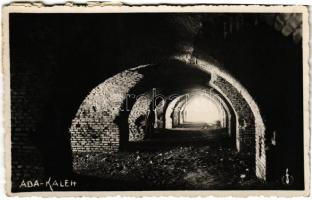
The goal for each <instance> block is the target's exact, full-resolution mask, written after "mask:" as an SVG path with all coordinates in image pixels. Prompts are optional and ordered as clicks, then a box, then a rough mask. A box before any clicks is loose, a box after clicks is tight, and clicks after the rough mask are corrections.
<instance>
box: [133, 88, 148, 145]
mask: <svg viewBox="0 0 312 200" xmlns="http://www.w3.org/2000/svg"><path fill="white" fill-rule="evenodd" d="M151 103H152V94H151V92H150V93H145V94H143V95H142V96H140V97H139V98H138V99H137V100H136V102H135V104H134V105H133V107H132V109H131V112H130V115H129V120H128V123H129V141H140V140H143V139H144V135H145V134H144V131H145V130H144V127H145V126H146V118H147V112H148V110H149V106H150V104H151Z"/></svg>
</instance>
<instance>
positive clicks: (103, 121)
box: [70, 57, 266, 179]
mask: <svg viewBox="0 0 312 200" xmlns="http://www.w3.org/2000/svg"><path fill="white" fill-rule="evenodd" d="M191 60H196V61H195V63H197V64H192V63H191V62H189V60H184V59H181V57H174V58H173V59H172V60H169V61H168V62H166V63H163V64H158V65H142V66H139V67H136V68H132V69H130V70H126V71H124V72H121V73H119V74H117V75H115V76H113V77H111V78H109V79H107V80H106V81H104V82H103V83H102V84H100V85H99V86H97V87H96V88H94V89H93V90H92V91H91V92H90V94H89V95H88V96H87V97H86V99H85V100H84V101H83V103H82V104H81V106H80V108H79V110H78V112H77V114H76V117H75V119H73V122H72V126H71V129H70V132H71V144H72V151H73V153H74V154H75V153H76V152H77V153H81V152H83V153H86V152H89V153H112V152H117V151H118V150H120V149H121V148H126V145H127V143H128V142H129V138H130V140H138V139H141V140H142V139H143V140H144V138H145V137H146V136H144V134H146V131H144V130H143V131H142V130H139V129H138V128H137V127H135V128H133V123H132V122H133V120H135V119H137V118H139V117H140V116H141V118H142V117H143V118H146V117H147V116H148V115H149V114H147V113H148V112H156V114H155V118H156V120H157V119H158V118H159V114H157V113H160V115H165V113H166V112H165V111H164V110H163V111H161V112H160V111H159V110H157V109H156V108H155V109H152V110H150V107H151V104H153V103H154V99H155V98H157V96H156V97H153V95H152V96H151V94H150V93H151V92H150V91H151V90H152V93H153V92H154V90H155V89H154V88H157V90H158V91H159V92H160V93H162V94H165V95H166V96H169V99H170V98H171V97H170V95H176V94H177V93H179V92H180V93H181V91H190V92H192V90H196V89H198V88H200V87H202V88H207V90H209V89H214V90H216V91H218V92H219V94H220V95H222V98H223V99H225V100H226V101H227V104H228V105H230V106H231V109H232V110H233V112H234V113H235V120H236V123H235V124H236V127H235V135H236V138H235V140H236V149H237V151H245V152H251V157H253V158H252V159H253V160H254V161H255V166H256V172H255V173H256V175H257V176H258V177H259V178H261V179H265V178H266V174H265V172H266V168H265V167H266V163H265V151H264V149H265V147H264V141H263V140H264V138H265V135H264V134H265V127H264V124H263V120H262V117H261V115H260V111H259V109H258V106H257V105H256V103H255V102H254V100H253V99H252V97H251V96H250V95H249V94H248V92H247V91H246V89H244V87H243V86H241V85H240V84H239V83H238V82H237V81H236V80H234V79H233V78H232V77H231V76H230V75H228V74H227V73H225V72H223V71H222V70H221V69H220V68H218V67H217V66H215V65H214V64H212V63H210V62H209V61H202V60H199V59H197V58H191ZM155 74H157V76H155ZM174 76H175V78H173V77H174ZM159 77H161V78H159ZM188 77H189V78H188ZM210 93H211V92H210ZM142 94H147V95H145V96H142ZM207 94H209V93H208V92H207ZM157 95H160V94H157ZM214 95H216V93H214ZM137 96H139V98H138V99H137V100H136V97H137ZM159 97H160V96H159ZM219 98H220V97H219ZM165 99H166V98H163V100H165ZM138 102H139V103H138ZM165 102H166V101H163V103H165ZM222 102H223V105H226V104H225V102H224V101H222ZM178 103H179V101H178ZM138 106H139V108H138ZM154 106H155V107H160V108H161V109H163V108H164V106H158V105H154ZM179 106H180V107H179V108H178V110H180V109H181V108H182V106H183V103H181V104H180V105H179ZM133 107H134V108H133ZM227 110H229V108H228V107H227ZM131 111H132V112H131ZM224 112H225V111H224ZM134 113H136V114H134ZM177 113H179V112H174V110H173V115H176V114H177ZM227 115H228V114H227ZM129 116H130V117H129ZM233 117H234V116H233ZM129 118H130V119H129ZM128 119H129V120H128ZM174 119H178V117H174ZM161 121H163V118H162V119H161ZM129 122H130V123H131V124H130V125H129ZM173 123H175V124H178V123H179V122H173ZM157 125H158V124H157V123H156V124H155V125H153V126H154V128H156V127H157ZM146 126H148V125H146ZM129 127H130V129H129ZM134 130H137V132H136V133H133V131H134ZM140 134H141V135H140ZM134 138H135V139H134ZM74 168H75V166H74Z"/></svg>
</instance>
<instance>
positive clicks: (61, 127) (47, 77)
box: [10, 13, 304, 191]
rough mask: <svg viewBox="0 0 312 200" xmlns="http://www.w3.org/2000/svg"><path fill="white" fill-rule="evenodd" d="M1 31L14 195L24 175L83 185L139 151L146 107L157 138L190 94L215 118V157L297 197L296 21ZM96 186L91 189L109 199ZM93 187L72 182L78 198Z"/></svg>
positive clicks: (21, 20) (188, 19) (25, 18)
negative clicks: (213, 106)
mask: <svg viewBox="0 0 312 200" xmlns="http://www.w3.org/2000/svg"><path fill="white" fill-rule="evenodd" d="M38 16H40V17H38ZM10 22H11V25H10V38H11V40H12V42H11V44H10V50H11V52H10V57H11V58H12V61H11V69H10V70H11V83H10V84H11V102H12V107H11V110H12V171H13V172H12V173H14V174H19V175H20V176H15V177H13V179H12V183H13V190H15V191H20V189H19V188H18V184H19V183H20V181H21V180H22V179H24V178H32V177H34V176H35V177H37V176H42V177H51V176H52V177H59V178H64V177H65V178H68V176H70V177H74V178H77V179H79V178H80V177H83V175H88V174H89V175H90V176H91V174H90V173H91V171H97V170H98V168H101V167H103V166H106V165H107V163H109V159H110V158H111V156H114V155H117V154H118V155H119V154H120V155H123V154H124V152H126V151H127V149H130V147H131V145H129V144H137V143H140V142H142V141H143V142H146V141H147V140H148V137H147V136H146V133H147V132H146V130H147V128H146V126H147V125H148V124H146V121H148V120H149V117H148V114H147V113H151V111H152V110H153V109H151V107H153V106H151V105H156V106H155V107H156V112H155V123H154V125H155V127H156V128H155V130H156V133H157V134H161V133H162V132H164V130H165V131H166V130H167V129H168V130H169V131H170V129H174V127H172V121H171V122H170V120H172V119H174V120H177V119H178V118H176V117H175V118H172V119H171V117H170V116H171V114H172V113H174V110H176V111H177V112H176V113H178V115H181V116H183V111H184V110H185V106H186V104H184V103H183V102H182V103H178V102H181V101H182V100H183V96H184V95H185V94H193V93H194V92H199V93H201V94H204V93H205V94H206V96H207V97H209V98H210V99H212V101H215V102H220V105H221V107H222V108H223V109H222V110H224V116H225V122H224V125H225V127H224V128H225V129H226V130H225V132H223V133H226V134H225V136H226V137H228V139H229V141H231V144H233V145H232V146H231V148H230V150H229V151H227V152H225V151H224V152H223V153H224V155H231V156H233V155H232V153H237V155H241V154H242V155H243V154H245V153H246V152H247V153H246V155H247V156H246V157H244V158H242V160H243V159H248V160H251V161H252V162H251V163H252V165H253V167H254V168H253V170H252V173H253V174H256V175H257V177H258V179H261V180H264V179H265V180H266V181H267V182H268V183H271V182H273V183H275V182H278V184H277V186H276V187H277V188H279V189H302V188H303V183H304V182H303V177H304V170H303V161H304V160H303V156H302V155H303V134H302V133H303V116H302V110H303V104H302V102H303V95H302V40H301V33H302V26H301V25H300V23H301V15H300V14H296V13H272V14H267V13H259V14H256V13H254V14H251V13H245V14H243V13H193V14H192V13H184V14H178V13H162V14H154V13H153V14H152V13H150V14H147V13H144V14H143V13H141V14H140V13H137V14H130V13H127V14H122V15H119V14H112V13H111V14H108V13H106V14H88V15H85V14H62V15H54V14H36V15H33V14H14V15H12V16H10ZM30 22H31V23H30ZM20 33H23V35H21V34H20ZM86 36H88V37H86ZM77 41H79V42H77ZM29 46H32V47H33V48H32V50H29V48H28V47H29ZM43 66H44V67H43ZM195 77H196V78H195ZM154 97H160V98H159V99H157V100H155V98H154ZM178 106H181V109H177V107H178ZM26 115H27V117H25V116H26ZM178 121H179V120H178ZM170 124H171V126H170ZM221 125H222V123H221ZM222 128H223V127H222ZM205 131H206V130H205ZM205 131H204V134H206V132H205ZM208 132H209V130H207V133H208ZM181 135H182V134H181ZM157 137H158V136H157ZM152 139H153V137H152ZM168 141H169V139H168ZM162 142H167V141H166V140H165V141H162ZM216 143H217V142H216ZM148 144H149V143H147V146H148ZM191 145H193V146H196V144H191ZM208 146H209V145H206V147H207V149H205V151H206V150H207V152H210V149H208ZM221 146H222V143H221ZM289 147H292V148H289ZM131 148H132V147H131ZM187 151H189V152H192V151H194V150H193V149H191V150H187ZM181 152H182V153H181ZM196 152H197V151H196ZM198 152H200V150H199V151H198ZM180 153H181V154H184V153H185V152H184V151H182V150H181V151H180ZM79 154H84V155H85V157H88V158H89V159H86V160H81V159H82V157H83V156H79ZM102 154H105V155H107V157H108V158H107V159H106V158H103V159H102V158H101V159H98V157H96V155H102ZM77 155H78V156H77ZM157 155H158V154H157ZM218 155H219V154H218ZM235 155H236V154H235ZM140 156H141V154H140ZM141 157H142V156H141ZM162 157H166V156H165V155H164V153H163V156H162ZM30 158H31V159H30ZM191 158H192V157H190V158H189V160H191ZM222 159H223V158H222ZM102 160H103V163H102ZM134 160H135V159H134ZM169 160H170V159H169ZM214 160H217V161H219V160H218V159H216V158H214ZM135 161H136V160H135ZM153 162H154V160H153ZM191 162H193V161H190V162H189V163H191ZM207 162H211V160H208V161H207ZM238 162H239V161H238ZM77 163H80V164H81V165H83V167H85V169H88V170H80V171H79V170H78V169H77V168H78V166H77ZM95 163H98V164H99V163H100V164H101V163H102V164H103V166H101V167H99V165H98V164H96V165H95ZM194 163H195V161H194ZM233 163H235V162H233ZM233 163H232V162H230V164H228V165H231V166H232V164H233ZM84 164H85V165H84ZM131 164H132V165H135V164H136V162H134V163H131ZM160 165H162V164H160ZM148 166H149V165H148ZM168 166H169V167H170V165H168ZM203 166H205V167H206V168H209V166H207V164H206V162H205V163H204V164H203ZM217 166H219V165H217ZM79 167H81V166H79ZM93 167H94V168H93ZM96 167H98V168H96ZM112 168H118V167H116V166H114V165H112ZM246 168H247V167H246ZM80 169H81V168H80ZM146 169H149V168H148V167H147V168H146ZM209 169H210V168H209ZM286 169H289V171H290V173H292V175H293V176H294V177H295V182H294V184H293V185H292V186H290V187H284V185H282V184H281V183H280V180H281V177H282V176H284V174H285V170H286ZM211 170H212V169H211ZM220 170H221V169H220ZM212 171H213V170H212ZM224 171H225V174H226V175H227V176H231V174H227V173H226V171H230V170H224ZM215 172H216V171H215ZM183 173H184V172H183ZM244 173H245V172H244ZM100 175H103V173H102V172H101V173H99V174H98V176H100ZM103 179H104V182H105V181H106V180H107V182H105V184H97V183H98V182H95V183H94V184H93V186H94V187H95V185H98V186H99V189H100V190H102V189H104V190H106V189H107V188H109V189H110V187H109V186H110V183H111V179H110V178H107V177H106V178H103ZM93 181H94V179H92V180H91V181H90V180H89V179H88V180H87V181H86V182H83V180H81V182H82V184H81V190H89V188H88V185H92V183H93ZM215 182H217V181H216V180H215ZM234 182H239V181H237V180H235V181H234ZM101 183H102V182H101ZM131 183H132V182H131ZM112 185H113V184H112ZM121 185H122V183H118V184H115V186H114V187H113V186H112V187H113V189H114V190H116V189H120V187H121ZM134 185H136V184H129V185H126V186H125V190H129V188H130V189H132V188H131V187H130V186H134ZM141 186H142V185H141ZM181 188H184V187H180V189H181ZM139 189H140V188H139ZM208 189H210V188H208ZM230 189H232V188H230Z"/></svg>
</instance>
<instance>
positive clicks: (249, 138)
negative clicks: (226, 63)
mask: <svg viewBox="0 0 312 200" xmlns="http://www.w3.org/2000/svg"><path fill="white" fill-rule="evenodd" d="M214 84H215V85H217V86H218V87H219V88H220V89H221V90H222V92H223V93H224V94H225V95H226V96H227V98H229V99H230V101H231V103H232V105H233V107H234V110H235V111H236V113H237V117H238V133H236V140H237V144H238V148H239V150H243V151H246V152H248V151H250V152H255V142H254V141H255V118H254V116H253V114H252V111H251V109H250V107H249V105H248V103H247V102H246V100H245V99H244V98H243V97H242V95H241V94H240V92H239V91H238V90H237V89H236V88H234V87H233V86H232V85H231V84H230V83H229V82H227V81H226V80H225V79H223V78H222V77H219V76H218V77H217V79H216V80H215V81H214Z"/></svg>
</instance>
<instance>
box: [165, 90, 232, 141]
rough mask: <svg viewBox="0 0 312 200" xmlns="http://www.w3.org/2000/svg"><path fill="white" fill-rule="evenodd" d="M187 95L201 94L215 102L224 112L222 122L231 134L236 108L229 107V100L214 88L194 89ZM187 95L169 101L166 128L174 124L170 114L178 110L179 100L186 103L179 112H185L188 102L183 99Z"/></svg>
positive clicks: (189, 96) (166, 112)
mask: <svg viewBox="0 0 312 200" xmlns="http://www.w3.org/2000/svg"><path fill="white" fill-rule="evenodd" d="M185 95H188V97H186V98H191V97H192V96H193V95H201V96H204V97H207V98H209V99H210V100H212V101H213V102H215V103H216V105H217V107H218V109H219V110H220V111H221V112H222V115H223V118H224V121H223V122H221V123H222V126H223V127H227V129H228V133H229V135H231V131H232V130H231V126H235V125H233V124H232V123H231V121H232V120H231V118H235V116H234V115H235V113H234V110H232V108H229V106H230V104H229V103H228V102H227V103H225V102H224V100H223V99H222V98H221V97H219V96H218V94H217V93H216V92H214V91H213V89H212V88H210V89H205V90H204V89H199V90H193V91H190V92H189V93H187V94H185ZM185 95H180V96H177V97H176V98H175V99H173V100H172V101H171V102H169V103H168V106H167V109H166V111H165V121H166V123H165V127H166V128H172V126H170V125H172V118H171V117H170V116H171V115H172V113H174V112H175V110H178V109H177V107H179V106H178V104H179V102H181V104H184V105H183V106H182V105H181V106H182V107H181V110H180V111H177V112H181V111H182V112H183V110H184V108H185V103H187V102H185V101H184V99H183V97H185ZM230 109H231V110H232V112H233V114H232V112H231V111H230Z"/></svg>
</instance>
